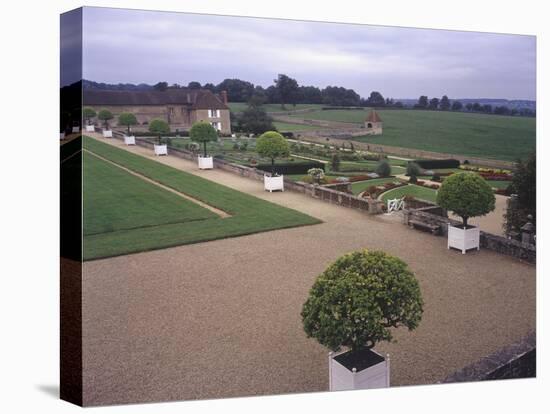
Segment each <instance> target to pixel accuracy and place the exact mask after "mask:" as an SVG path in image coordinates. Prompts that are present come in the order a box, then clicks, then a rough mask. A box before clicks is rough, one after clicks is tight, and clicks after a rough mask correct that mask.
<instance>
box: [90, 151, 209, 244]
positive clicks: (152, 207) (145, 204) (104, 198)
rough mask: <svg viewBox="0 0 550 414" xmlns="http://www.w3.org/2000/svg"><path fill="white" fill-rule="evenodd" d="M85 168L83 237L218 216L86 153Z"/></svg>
mask: <svg viewBox="0 0 550 414" xmlns="http://www.w3.org/2000/svg"><path fill="white" fill-rule="evenodd" d="M83 169H84V177H85V178H86V191H85V192H84V205H85V208H84V212H83V213H84V236H88V235H92V234H99V233H106V232H112V231H121V230H129V229H134V228H138V227H147V226H157V225H160V224H169V223H183V222H186V221H193V220H205V219H209V218H210V219H211V218H215V217H217V216H216V214H214V213H213V212H211V211H210V210H207V209H205V208H203V207H201V206H199V205H198V204H196V203H193V202H192V201H188V200H186V199H184V198H182V197H180V196H178V195H177V194H174V193H171V192H169V191H166V190H165V189H163V188H161V187H159V186H156V185H154V184H152V183H149V182H147V181H145V180H142V179H141V178H139V177H136V176H134V175H132V174H129V173H128V172H126V171H124V170H122V169H120V168H119V167H117V166H115V165H112V164H109V163H107V162H105V161H103V160H101V159H99V158H97V157H95V156H94V155H91V154H89V153H87V152H84V161H83ZM107 183H108V185H107Z"/></svg>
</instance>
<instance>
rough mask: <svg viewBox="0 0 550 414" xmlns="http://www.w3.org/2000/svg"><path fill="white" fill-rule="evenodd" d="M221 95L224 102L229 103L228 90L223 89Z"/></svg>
mask: <svg viewBox="0 0 550 414" xmlns="http://www.w3.org/2000/svg"><path fill="white" fill-rule="evenodd" d="M220 97H221V98H222V102H223V103H224V105H227V91H221V92H220Z"/></svg>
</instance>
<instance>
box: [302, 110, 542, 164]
mask: <svg viewBox="0 0 550 414" xmlns="http://www.w3.org/2000/svg"><path fill="white" fill-rule="evenodd" d="M377 112H378V113H379V115H380V116H381V118H382V121H383V122H384V124H383V127H384V133H383V134H382V135H377V136H365V137H357V138H356V140H357V141H363V142H369V143H377V144H385V145H392V146H397V147H405V148H415V149H420V150H427V151H436V152H445V153H453V154H462V155H465V156H472V157H482V158H494V159H500V160H507V161H514V160H515V159H516V158H517V157H521V158H525V157H526V156H527V155H528V154H529V153H530V152H532V151H534V150H535V147H536V119H535V118H527V117H512V116H500V115H485V114H472V113H463V112H443V111H418V110H380V111H377ZM367 114H368V110H366V111H363V110H349V111H343V110H326V111H321V110H319V111H316V112H311V113H307V114H298V115H293V116H294V117H300V118H308V119H320V120H332V121H344V122H356V123H362V122H363V120H364V119H365V117H366V115H367Z"/></svg>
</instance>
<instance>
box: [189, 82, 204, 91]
mask: <svg viewBox="0 0 550 414" xmlns="http://www.w3.org/2000/svg"><path fill="white" fill-rule="evenodd" d="M187 87H188V88H189V89H201V88H202V85H201V83H200V82H197V81H192V82H189V83H188V84H187Z"/></svg>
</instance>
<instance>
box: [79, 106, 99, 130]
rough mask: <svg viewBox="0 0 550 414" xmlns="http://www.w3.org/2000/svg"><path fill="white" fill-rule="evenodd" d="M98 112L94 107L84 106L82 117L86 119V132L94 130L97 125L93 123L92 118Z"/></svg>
mask: <svg viewBox="0 0 550 414" xmlns="http://www.w3.org/2000/svg"><path fill="white" fill-rule="evenodd" d="M96 115H97V114H96V112H95V111H94V109H93V108H84V109H83V110H82V117H83V118H84V120H85V121H86V132H94V131H95V127H94V126H93V125H92V123H91V119H92V118H94V117H95V116H96Z"/></svg>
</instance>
